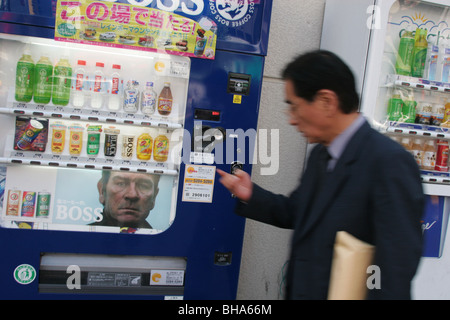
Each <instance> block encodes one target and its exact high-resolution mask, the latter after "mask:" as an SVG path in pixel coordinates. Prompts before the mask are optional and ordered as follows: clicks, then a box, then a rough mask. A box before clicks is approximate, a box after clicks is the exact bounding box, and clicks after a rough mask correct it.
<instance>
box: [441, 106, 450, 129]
mask: <svg viewBox="0 0 450 320" xmlns="http://www.w3.org/2000/svg"><path fill="white" fill-rule="evenodd" d="M441 127H447V128H449V127H450V100H448V101H447V103H446V104H445V110H444V119H443V120H442V124H441Z"/></svg>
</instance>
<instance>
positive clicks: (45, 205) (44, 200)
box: [36, 192, 50, 217]
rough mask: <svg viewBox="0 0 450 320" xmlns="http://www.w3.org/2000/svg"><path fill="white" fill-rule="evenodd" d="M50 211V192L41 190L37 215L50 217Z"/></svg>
mask: <svg viewBox="0 0 450 320" xmlns="http://www.w3.org/2000/svg"><path fill="white" fill-rule="evenodd" d="M49 212H50V193H48V192H39V193H38V198H37V209H36V217H48V215H49Z"/></svg>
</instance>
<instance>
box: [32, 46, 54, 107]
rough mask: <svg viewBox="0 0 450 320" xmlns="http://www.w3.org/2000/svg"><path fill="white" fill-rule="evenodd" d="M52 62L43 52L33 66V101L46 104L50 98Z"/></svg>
mask: <svg viewBox="0 0 450 320" xmlns="http://www.w3.org/2000/svg"><path fill="white" fill-rule="evenodd" d="M52 78H53V64H52V62H51V61H50V59H49V57H48V54H43V55H42V56H41V58H40V59H39V61H38V62H37V63H36V66H35V68H34V94H33V95H34V98H33V99H34V102H36V103H38V104H47V103H49V102H50V100H51V98H52V81H53V80H52Z"/></svg>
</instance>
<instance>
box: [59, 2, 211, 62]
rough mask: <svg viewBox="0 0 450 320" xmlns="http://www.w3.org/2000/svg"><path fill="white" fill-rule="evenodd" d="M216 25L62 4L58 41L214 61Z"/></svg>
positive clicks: (103, 5)
mask: <svg viewBox="0 0 450 320" xmlns="http://www.w3.org/2000/svg"><path fill="white" fill-rule="evenodd" d="M216 30H217V26H216V25H215V23H214V22H210V21H208V20H206V19H203V20H202V19H201V20H200V22H197V21H194V20H191V19H188V18H186V17H183V16H180V15H177V14H174V13H171V12H166V11H162V10H158V9H153V8H147V7H140V6H133V5H129V4H124V3H111V2H103V1H92V0H78V1H63V0H58V7H57V11H56V22H55V40H58V41H66V42H77V43H87V44H94V45H100V46H106V47H118V48H127V49H133V50H143V51H153V52H164V53H168V54H174V55H181V56H188V57H197V58H203V59H214V57H215V51H216V39H217V35H216Z"/></svg>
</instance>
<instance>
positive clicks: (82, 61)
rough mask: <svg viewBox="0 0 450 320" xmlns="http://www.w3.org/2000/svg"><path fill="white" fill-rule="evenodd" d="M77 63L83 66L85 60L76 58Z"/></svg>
mask: <svg viewBox="0 0 450 320" xmlns="http://www.w3.org/2000/svg"><path fill="white" fill-rule="evenodd" d="M78 64H79V65H80V66H85V65H86V61H84V60H78Z"/></svg>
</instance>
